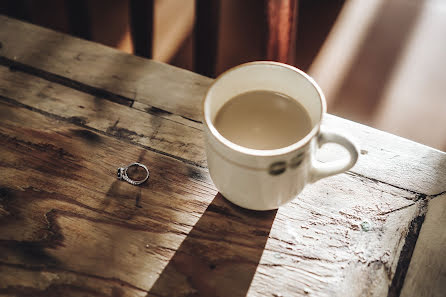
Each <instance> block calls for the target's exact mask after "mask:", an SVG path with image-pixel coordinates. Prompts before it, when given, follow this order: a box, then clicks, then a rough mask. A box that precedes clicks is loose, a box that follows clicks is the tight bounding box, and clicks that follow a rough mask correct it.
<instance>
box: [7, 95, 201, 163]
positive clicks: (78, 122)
mask: <svg viewBox="0 0 446 297" xmlns="http://www.w3.org/2000/svg"><path fill="white" fill-rule="evenodd" d="M0 101H3V102H5V103H9V104H12V105H15V106H18V107H22V108H25V109H28V110H30V111H33V112H36V113H39V114H41V115H44V116H46V117H49V118H51V119H55V120H58V121H63V122H67V123H70V124H73V125H76V126H79V127H82V128H85V129H88V130H91V131H93V132H95V133H98V134H101V135H105V136H109V137H113V138H115V139H118V140H121V141H124V142H126V143H128V144H132V145H136V146H138V147H140V148H143V149H146V150H149V151H152V152H154V153H157V154H161V155H163V156H166V157H170V158H173V159H176V160H178V161H181V162H183V163H186V164H189V165H193V166H196V167H199V168H202V169H207V167H206V166H203V165H201V164H199V163H197V162H194V161H191V160H188V159H185V158H182V157H178V156H176V155H173V154H170V153H168V152H164V151H161V150H158V149H155V148H152V147H150V146H147V145H143V144H140V143H138V142H135V141H133V140H132V139H130V138H125V137H124V138H119V137H118V136H116V135H114V134H112V133H107V132H103V131H101V130H98V129H95V128H92V127H90V126H88V125H86V124H84V123H83V122H82V120H79V118H78V117H70V118H66V117H62V116H59V115H56V114H53V113H49V112H46V111H43V110H40V109H38V108H35V107H32V106H29V105H26V104H23V103H21V102H18V101H16V100H14V99H11V98H7V97H4V96H2V95H0ZM135 134H136V133H135Z"/></svg>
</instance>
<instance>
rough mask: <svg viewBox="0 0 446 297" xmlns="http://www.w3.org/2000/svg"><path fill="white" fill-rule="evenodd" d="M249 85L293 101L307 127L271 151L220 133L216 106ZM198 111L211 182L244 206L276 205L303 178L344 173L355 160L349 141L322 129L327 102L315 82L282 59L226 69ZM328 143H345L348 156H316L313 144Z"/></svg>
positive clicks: (355, 150) (284, 200)
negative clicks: (304, 115)
mask: <svg viewBox="0 0 446 297" xmlns="http://www.w3.org/2000/svg"><path fill="white" fill-rule="evenodd" d="M254 90H266V91H273V92H278V93H282V94H285V95H288V96H289V97H291V98H293V99H295V100H296V101H298V102H299V103H300V104H301V105H302V106H303V107H304V108H305V109H306V111H307V112H308V114H309V116H310V119H311V125H312V130H311V132H310V133H308V134H307V135H306V136H305V137H304V138H303V139H301V140H300V141H298V142H296V143H294V144H292V145H289V146H287V147H283V148H279V149H273V150H256V149H251V148H246V147H242V146H239V145H237V144H235V143H233V142H231V141H229V140H227V139H226V138H224V137H223V136H222V135H221V134H220V133H219V132H218V130H217V129H216V128H215V126H214V120H215V117H216V115H217V113H218V111H219V110H220V108H221V107H222V106H223V104H225V103H226V102H227V101H228V100H230V99H232V98H233V97H235V96H237V95H239V94H242V93H245V92H249V91H254ZM203 112H204V123H205V134H206V137H205V139H206V153H207V162H208V167H209V172H210V175H211V178H212V181H213V182H214V184H215V186H216V187H217V189H218V190H219V191H220V193H221V194H222V195H223V196H224V197H225V198H226V199H228V200H229V201H231V202H233V203H235V204H237V205H239V206H241V207H244V208H249V209H254V210H269V209H276V208H278V207H279V206H281V205H283V204H285V203H287V202H289V201H291V200H293V199H294V198H295V197H296V196H297V195H298V194H299V193H300V192H301V191H302V189H303V188H304V186H305V185H306V184H307V183H312V182H315V181H317V180H318V179H321V178H324V177H327V176H330V175H334V174H337V173H341V172H344V171H346V170H348V169H350V168H351V167H353V165H354V164H355V163H356V161H357V159H358V148H357V147H356V145H355V144H354V143H353V142H352V141H351V140H349V139H347V138H346V137H345V136H342V135H339V134H337V133H334V132H327V131H325V130H324V129H321V127H320V126H321V121H322V118H323V116H324V114H325V112H326V103H325V98H324V95H323V94H322V91H321V89H320V88H319V86H318V85H317V84H316V82H315V81H314V80H313V79H312V78H311V77H310V76H308V75H307V74H305V73H304V72H302V71H301V70H299V69H297V68H295V67H292V66H289V65H286V64H282V63H277V62H252V63H247V64H243V65H240V66H237V67H235V68H232V69H230V70H228V71H226V72H225V73H223V74H222V75H220V76H219V77H218V78H217V79H216V80H215V81H214V83H213V84H212V86H211V87H210V88H209V90H208V92H207V93H206V96H205V99H204V107H203ZM328 142H333V143H337V144H340V145H341V146H343V147H345V149H346V150H347V151H348V152H349V158H345V159H341V160H335V161H331V162H328V163H321V162H319V161H317V160H316V158H315V153H316V151H317V149H318V148H319V147H320V146H322V145H323V144H325V143H328Z"/></svg>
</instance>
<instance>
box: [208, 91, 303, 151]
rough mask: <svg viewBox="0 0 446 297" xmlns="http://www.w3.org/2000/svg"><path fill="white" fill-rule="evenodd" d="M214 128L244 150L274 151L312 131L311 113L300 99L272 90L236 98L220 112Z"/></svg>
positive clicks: (245, 94) (248, 93)
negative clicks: (244, 148)
mask: <svg viewBox="0 0 446 297" xmlns="http://www.w3.org/2000/svg"><path fill="white" fill-rule="evenodd" d="M214 126H215V127H216V128H217V130H218V131H219V132H220V134H221V135H223V137H225V138H226V139H228V140H229V141H231V142H233V143H235V144H238V145H240V146H243V147H247V148H251V149H257V150H271V149H278V148H282V147H286V146H289V145H291V144H293V143H295V142H298V141H299V140H301V139H302V138H304V137H305V136H306V135H307V134H308V133H309V132H310V131H311V128H312V127H311V120H310V117H309V115H308V113H307V111H306V110H305V109H304V108H303V106H302V105H301V104H300V103H298V102H297V101H296V100H294V99H292V98H290V97H288V96H285V95H282V94H280V93H275V92H270V91H251V92H247V93H243V94H240V95H237V96H235V97H234V98H232V99H231V100H229V101H228V102H226V103H225V104H224V105H223V107H222V108H221V109H220V110H219V112H218V113H217V116H216V117H215V120H214Z"/></svg>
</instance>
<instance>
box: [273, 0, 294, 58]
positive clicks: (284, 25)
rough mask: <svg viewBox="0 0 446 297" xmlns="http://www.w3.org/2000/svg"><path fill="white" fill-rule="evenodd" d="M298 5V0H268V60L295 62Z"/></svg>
mask: <svg viewBox="0 0 446 297" xmlns="http://www.w3.org/2000/svg"><path fill="white" fill-rule="evenodd" d="M297 6H298V1H297V0H267V2H266V15H267V24H268V40H267V50H266V55H267V59H268V60H273V61H278V62H283V63H287V64H294V62H295V47H296V32H297Z"/></svg>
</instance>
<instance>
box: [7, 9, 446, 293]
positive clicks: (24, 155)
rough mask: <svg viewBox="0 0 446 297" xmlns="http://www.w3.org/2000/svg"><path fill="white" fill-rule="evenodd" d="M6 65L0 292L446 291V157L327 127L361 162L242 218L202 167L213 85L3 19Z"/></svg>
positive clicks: (368, 132)
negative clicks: (137, 174) (128, 177)
mask: <svg viewBox="0 0 446 297" xmlns="http://www.w3.org/2000/svg"><path fill="white" fill-rule="evenodd" d="M0 64H1V65H0V118H1V121H0V141H1V146H0V176H1V178H0V226H1V227H0V296H245V295H248V296H276V297H278V296H399V295H401V296H439V295H441V294H442V293H443V294H444V292H445V288H446V287H445V283H446V273H445V271H446V268H445V266H446V265H445V264H446V260H445V259H446V254H445V250H446V249H445V245H446V232H445V230H444V226H445V224H446V192H445V191H446V154H445V153H442V152H440V151H437V150H434V149H431V148H429V147H426V146H423V145H420V144H417V143H414V142H411V141H408V140H406V139H403V138H399V137H396V136H393V135H390V134H387V133H384V132H380V131H378V130H375V129H372V128H369V127H366V126H362V125H359V124H356V123H354V122H350V121H347V120H344V119H341V118H338V117H335V116H331V115H327V117H326V118H325V120H324V124H325V125H327V126H330V127H332V128H334V129H337V130H338V131H346V132H348V133H350V134H351V135H352V136H353V137H354V138H356V140H357V142H358V143H359V144H360V146H361V156H360V159H359V161H358V163H357V165H356V166H355V167H354V168H353V169H352V170H350V171H349V172H346V173H345V174H340V175H337V176H334V177H331V178H327V179H324V180H321V181H319V182H317V183H315V184H313V185H311V186H308V187H307V188H306V189H305V190H304V192H302V193H301V194H300V195H299V197H298V198H297V199H296V200H295V201H293V202H292V203H289V204H288V205H286V206H283V207H281V208H280V209H279V210H277V211H268V212H255V211H248V210H244V209H241V208H239V207H236V206H234V205H232V204H231V203H229V202H227V201H226V200H225V199H224V198H223V197H222V196H221V195H219V194H218V192H217V190H216V189H215V187H214V185H213V184H212V181H211V180H210V178H209V174H208V171H207V169H206V158H205V152H204V149H203V132H202V124H201V111H200V105H201V104H200V102H201V100H202V97H203V94H204V92H205V90H206V88H207V87H208V86H209V84H210V83H211V82H212V80H211V79H209V78H205V77H202V76H199V75H197V74H194V73H191V72H188V71H185V70H181V69H177V68H175V67H171V66H168V65H165V64H161V63H157V62H154V61H150V60H145V59H142V58H139V57H136V56H132V55H128V54H124V53H121V52H119V51H116V50H114V49H111V48H108V47H104V46H101V45H98V44H94V43H91V42H87V41H84V40H80V39H76V38H72V37H69V36H66V35H63V34H59V33H56V32H53V31H49V30H46V29H43V28H39V27H36V26H33V25H30V24H26V23H22V22H19V21H16V20H12V19H8V18H6V17H3V16H0ZM342 153H343V152H342V151H339V150H338V148H337V147H328V148H326V149H325V150H324V151H323V152H322V153H321V156H320V158H321V159H324V158H332V157H333V155H334V156H339V155H340V154H342ZM135 161H138V162H141V163H144V164H146V165H147V166H148V167H149V169H150V171H151V176H150V180H149V182H148V183H146V184H144V185H142V186H138V187H137V186H132V185H130V184H128V183H126V182H123V181H119V180H117V179H116V170H117V168H118V167H119V166H122V165H125V164H129V163H131V162H135Z"/></svg>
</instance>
